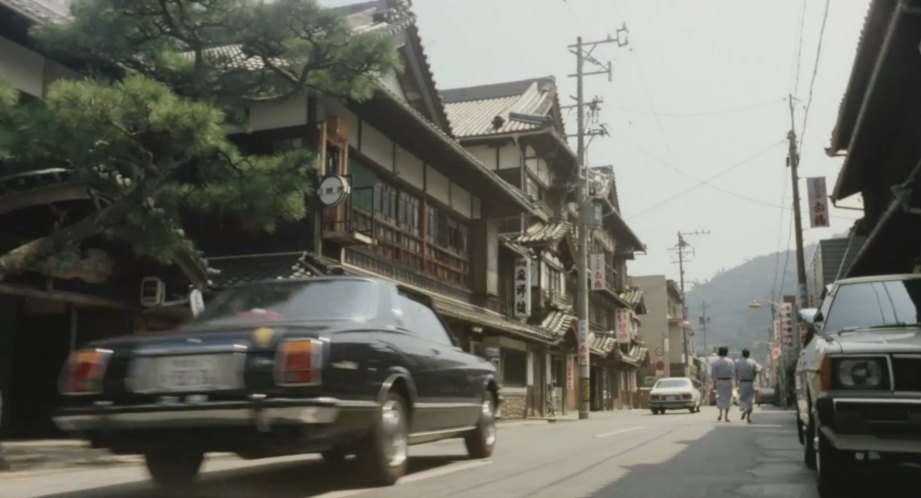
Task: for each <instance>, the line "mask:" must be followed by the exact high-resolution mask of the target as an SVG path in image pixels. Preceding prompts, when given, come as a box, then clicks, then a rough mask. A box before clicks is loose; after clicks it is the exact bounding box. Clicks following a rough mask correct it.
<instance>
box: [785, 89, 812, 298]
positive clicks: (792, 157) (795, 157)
mask: <svg viewBox="0 0 921 498" xmlns="http://www.w3.org/2000/svg"><path fill="white" fill-rule="evenodd" d="M789 101H790V133H788V134H787V140H788V141H789V142H790V151H789V153H788V155H787V165H788V166H790V175H791V176H792V177H793V224H794V229H795V230H796V280H797V285H798V288H797V304H798V307H799V308H800V309H802V308H808V307H809V302H808V298H807V296H806V255H805V253H804V252H803V219H802V215H801V214H800V202H799V174H798V173H797V168H798V167H799V150H797V145H796V125H795V124H794V120H793V95H790V96H789Z"/></svg>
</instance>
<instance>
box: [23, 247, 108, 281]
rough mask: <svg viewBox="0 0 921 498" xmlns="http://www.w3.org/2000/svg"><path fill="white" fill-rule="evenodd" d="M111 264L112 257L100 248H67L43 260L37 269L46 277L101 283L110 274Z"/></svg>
mask: <svg viewBox="0 0 921 498" xmlns="http://www.w3.org/2000/svg"><path fill="white" fill-rule="evenodd" d="M113 266H114V263H113V261H112V258H110V257H109V255H108V254H107V253H106V252H105V251H103V250H101V249H87V250H85V251H81V250H79V249H68V250H64V251H62V252H60V253H58V254H55V255H54V256H51V257H50V258H48V259H46V260H45V261H43V262H42V263H41V264H40V265H39V268H38V271H39V273H41V274H42V275H44V276H46V277H51V278H60V279H63V280H71V279H79V280H83V281H84V282H87V283H90V284H101V283H103V282H105V281H106V280H108V279H109V276H111V275H112V267H113Z"/></svg>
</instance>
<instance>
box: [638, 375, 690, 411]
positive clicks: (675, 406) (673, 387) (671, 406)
mask: <svg viewBox="0 0 921 498" xmlns="http://www.w3.org/2000/svg"><path fill="white" fill-rule="evenodd" d="M649 409H650V410H652V413H653V415H657V414H659V413H665V410H682V409H687V410H688V411H690V412H691V413H694V412H699V411H700V391H699V390H698V389H697V388H696V387H694V383H693V382H692V381H691V379H689V378H687V377H666V378H664V379H659V380H658V382H656V384H655V385H654V386H652V390H651V391H649Z"/></svg>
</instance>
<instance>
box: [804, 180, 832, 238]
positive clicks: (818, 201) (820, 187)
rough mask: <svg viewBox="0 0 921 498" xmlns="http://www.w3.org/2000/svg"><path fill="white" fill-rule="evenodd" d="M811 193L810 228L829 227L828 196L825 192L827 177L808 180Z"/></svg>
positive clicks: (807, 185) (807, 188)
mask: <svg viewBox="0 0 921 498" xmlns="http://www.w3.org/2000/svg"><path fill="white" fill-rule="evenodd" d="M806 190H807V191H808V192H809V226H811V227H812V228H816V227H827V226H828V194H827V192H826V190H825V177H823V176H817V177H814V178H807V179H806Z"/></svg>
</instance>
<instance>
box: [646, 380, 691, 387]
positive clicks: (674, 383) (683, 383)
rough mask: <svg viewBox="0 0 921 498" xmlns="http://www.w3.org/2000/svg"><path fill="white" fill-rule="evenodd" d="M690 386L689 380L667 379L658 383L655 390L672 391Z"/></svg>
mask: <svg viewBox="0 0 921 498" xmlns="http://www.w3.org/2000/svg"><path fill="white" fill-rule="evenodd" d="M689 385H690V381H689V380H687V379H665V380H660V381H659V382H656V385H655V386H653V389H672V388H675V387H688V386H689Z"/></svg>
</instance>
